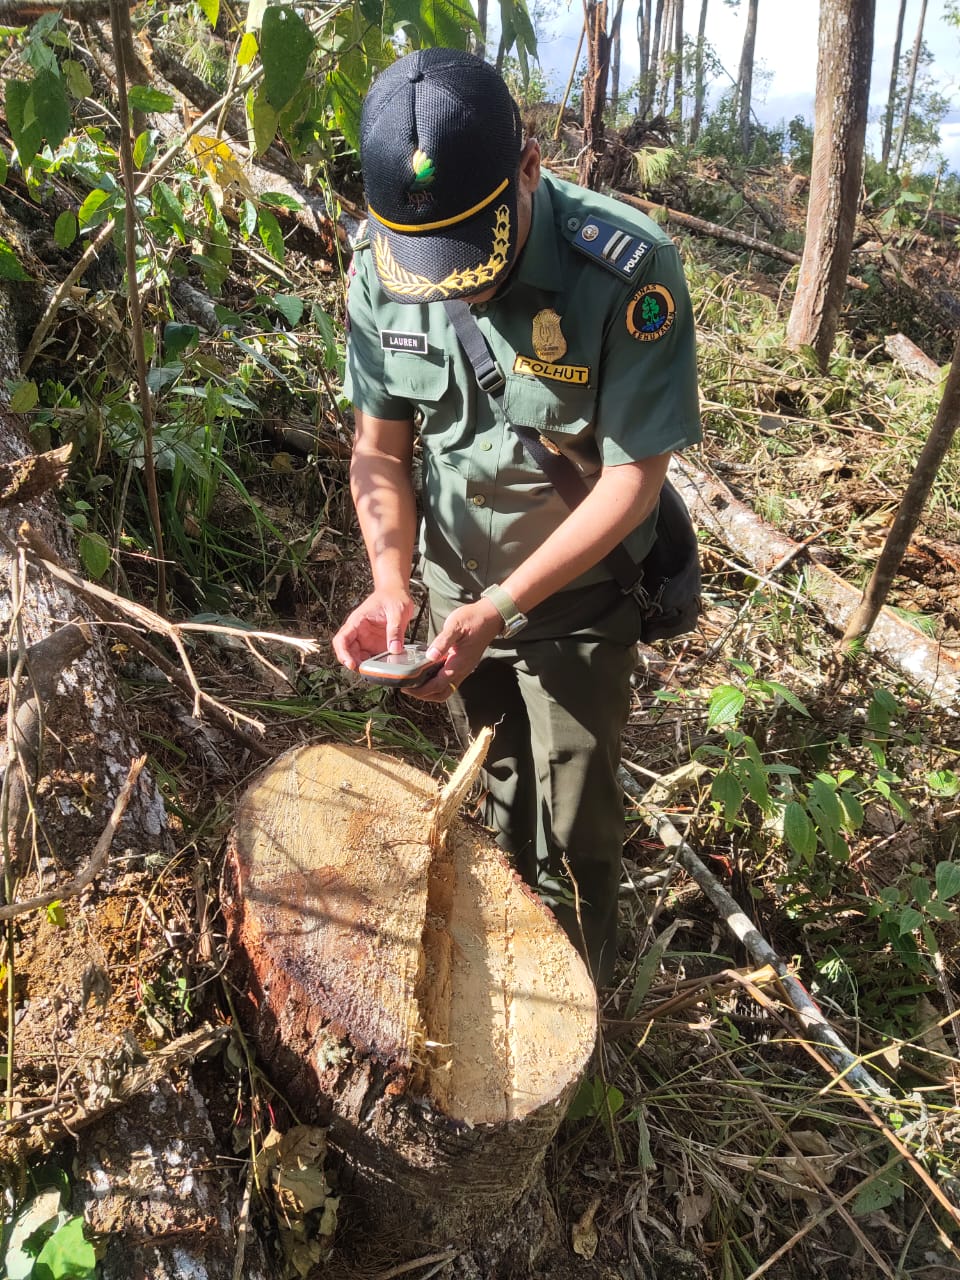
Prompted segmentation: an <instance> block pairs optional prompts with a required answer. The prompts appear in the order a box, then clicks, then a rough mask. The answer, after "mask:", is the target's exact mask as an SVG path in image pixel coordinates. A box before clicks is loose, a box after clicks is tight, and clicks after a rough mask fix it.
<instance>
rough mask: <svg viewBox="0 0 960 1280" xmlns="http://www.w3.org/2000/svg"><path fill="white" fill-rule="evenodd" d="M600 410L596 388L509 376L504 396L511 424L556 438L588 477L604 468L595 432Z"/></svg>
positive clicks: (565, 452) (558, 445) (554, 440)
mask: <svg viewBox="0 0 960 1280" xmlns="http://www.w3.org/2000/svg"><path fill="white" fill-rule="evenodd" d="M596 407H597V392H596V388H595V387H584V386H580V385H575V384H570V383H564V382H553V381H550V382H547V381H546V380H545V379H537V378H526V377H516V376H513V377H508V378H507V385H506V387H505V389H504V393H503V411H504V414H505V415H506V417H507V418H508V419H509V420H510V422H512V423H515V424H516V425H517V426H519V427H530V428H531V429H532V430H534V431H538V432H542V433H543V435H545V436H547V437H548V438H549V439H552V440H553V442H554V444H555V445H556V446H557V447H558V448H559V449H560V450H561V452H562V453H564V454H566V456H567V457H568V458H569V459H570V461H571V462H573V463H574V464H575V465H576V468H577V470H578V471H579V472H580V474H581V475H584V476H591V475H594V474H595V473H596V472H597V471H599V469H600V466H601V460H600V452H599V449H598V448H597V444H596V441H595V439H594V432H593V427H594V417H595V414H596Z"/></svg>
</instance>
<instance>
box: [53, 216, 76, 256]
mask: <svg viewBox="0 0 960 1280" xmlns="http://www.w3.org/2000/svg"><path fill="white" fill-rule="evenodd" d="M78 229H79V227H78V223H77V215H76V214H75V213H74V212H73V210H72V209H64V211H63V213H61V215H60V217H59V218H58V219H57V221H56V223H55V224H54V228H53V238H54V240H56V242H57V244H58V245H59V246H60V248H61V249H69V248H70V246H71V245H72V244H73V242H74V240H76V238H77V231H78Z"/></svg>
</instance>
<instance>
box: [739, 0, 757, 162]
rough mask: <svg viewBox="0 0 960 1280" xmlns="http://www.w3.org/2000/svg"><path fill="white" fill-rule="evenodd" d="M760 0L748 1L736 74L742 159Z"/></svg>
mask: <svg viewBox="0 0 960 1280" xmlns="http://www.w3.org/2000/svg"><path fill="white" fill-rule="evenodd" d="M759 3H760V0H748V4H747V25H746V28H745V30H744V33H743V48H742V50H741V53H740V69H739V71H738V73H737V133H738V135H739V138H740V149H741V150H742V151H743V155H744V159H746V158H747V157H748V156H749V155H750V133H751V129H750V107H751V101H752V98H753V61H754V50H755V49H756V45H757V9H758V6H759Z"/></svg>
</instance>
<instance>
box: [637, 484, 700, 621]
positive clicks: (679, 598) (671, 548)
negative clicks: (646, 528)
mask: <svg viewBox="0 0 960 1280" xmlns="http://www.w3.org/2000/svg"><path fill="white" fill-rule="evenodd" d="M637 599H638V600H639V602H640V606H641V609H642V611H643V621H642V625H641V631H640V639H641V640H642V641H643V643H644V644H652V643H653V641H654V640H670V639H672V638H673V637H674V636H682V635H684V634H685V633H686V632H687V631H693V630H694V629H695V627H696V625H697V619H698V618H699V617H700V612H701V610H702V608H703V602H702V600H701V598H700V544H699V543H698V542H697V534H696V530H695V529H694V527H693V521H692V520H691V519H690V512H689V511H688V510H687V507H686V503H685V502H684V501H683V499H682V498H681V497H680V495H679V493H677V491H676V489H675V488H674V487H673V485H672V484H671V483H670V481H669V480H664V482H663V488H662V489H661V490H660V513H659V515H658V516H657V540H656V542H655V543H654V544H653V546H652V547H651V548H650V550H649V551H648V552H647V554H646V556H645V557H644V559H643V561H642V563H641V565H640V577H639V579H638V581H637Z"/></svg>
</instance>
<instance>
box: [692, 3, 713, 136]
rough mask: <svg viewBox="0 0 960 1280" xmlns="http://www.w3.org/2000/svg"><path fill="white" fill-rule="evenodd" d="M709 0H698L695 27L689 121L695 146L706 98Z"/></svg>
mask: <svg viewBox="0 0 960 1280" xmlns="http://www.w3.org/2000/svg"><path fill="white" fill-rule="evenodd" d="M709 3H710V0H700V23H699V25H698V27H697V51H696V56H695V60H694V72H693V77H694V87H693V119H692V120H691V121H690V145H691V147H694V146H696V144H697V139H698V138H699V137H700V126H701V124H702V123H703V105H704V102H705V100H706V85H705V84H704V79H703V51H704V46H705V44H706V31H707V7H708V5H709Z"/></svg>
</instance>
